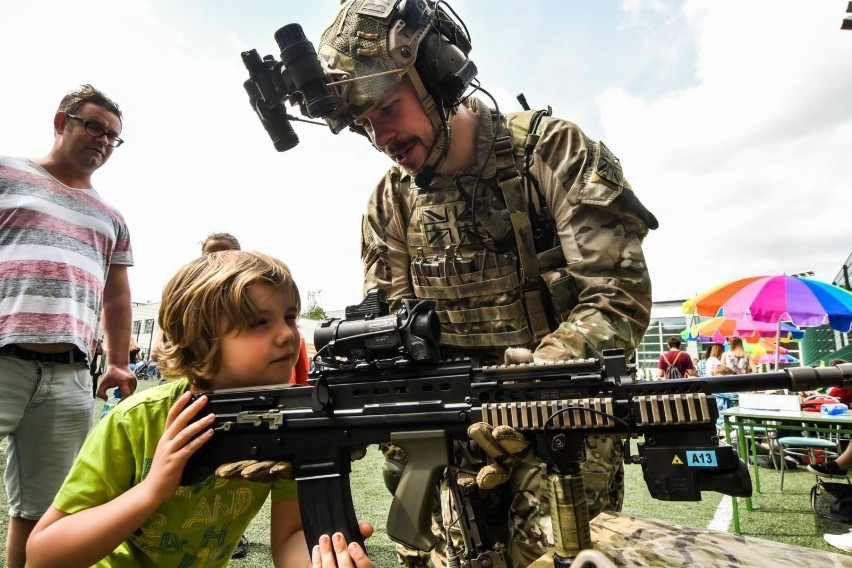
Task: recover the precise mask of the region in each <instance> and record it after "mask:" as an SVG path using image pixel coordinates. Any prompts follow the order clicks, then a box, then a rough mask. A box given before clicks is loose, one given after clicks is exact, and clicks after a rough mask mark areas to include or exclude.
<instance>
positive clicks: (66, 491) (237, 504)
mask: <svg viewBox="0 0 852 568" xmlns="http://www.w3.org/2000/svg"><path fill="white" fill-rule="evenodd" d="M187 384H188V383H187V381H186V380H179V381H173V382H170V383H168V384H164V385H161V386H158V387H155V388H152V389H149V390H147V391H145V392H142V393H139V394H138V395H134V396H132V397H130V398H128V399H127V400H126V401H125V402H124V403H122V404H120V405H119V406H117V407H115V408H114V409H113V410H112V411H111V412H110V413H109V414H108V415H107V416H106V417H105V418H103V419H102V420H101V421H100V422H99V423H98V424H97V426H95V428H94V429H93V430H92V433H91V434H90V435H89V437H88V438H87V440H86V443H85V444H84V445H83V448H82V449H81V450H80V454H79V455H78V456H77V460H76V461H75V462H74V466H73V467H72V468H71V472H70V473H69V474H68V478H67V479H66V480H65V483H63V485H62V488H61V489H60V490H59V493H58V494H57V496H56V499H55V500H54V502H53V504H54V506H55V507H56V508H57V509H59V510H60V511H63V512H65V513H69V514H71V513H76V512H78V511H81V510H83V509H88V508H90V507H94V506H97V505H101V504H103V503H107V502H109V501H111V500H112V499H115V498H116V497H117V496H119V495H120V494H121V493H123V492H125V491H127V490H128V489H130V488H131V487H133V486H134V485H137V484H138V483H139V482H140V481H142V479H144V478H145V476H146V475H147V474H148V471H149V470H150V468H151V462H152V460H153V458H154V452H155V450H156V449H157V443H158V442H159V441H160V437H161V436H162V435H163V431H164V430H165V425H166V415H167V414H168V412H169V409H170V408H171V407H172V405H173V404H174V402H175V401H176V400H177V399H178V397H180V395H181V394H182V393H183V392H185V391H186V388H187ZM270 491H271V493H272V501H273V502H277V501H288V500H292V499H296V484H295V482H293V481H287V480H281V481H277V482H275V483H253V482H250V481H244V480H230V479H220V478H217V477H214V476H212V475H211V476H210V477H208V478H207V479H206V480H204V481H202V482H200V483H198V484H196V485H192V486H186V487H184V486H181V487H179V488H178V491H177V493H175V495H174V497H172V498H171V499H169V500H168V501H166V502H165V503H164V504H163V505H162V507H160V509H159V510H158V511H157V512H156V513H155V514H154V515H153V516H152V517H151V518H149V519H148V520H147V521H145V523H144V524H143V525H142V526H141V527H139V528H138V529H137V530H136V531H135V532H134V533H133V534H132V535H130V537H129V538H128V539H127V540H125V541H124V542H123V543H121V545H120V546H119V547H118V548H116V549H115V550H114V551H113V552H112V553H111V554H110V555H109V556H107V557H106V558H104V559H103V560H101V561H100V562H99V563H98V564H96V566H110V567H116V566H128V567H129V566H180V567H189V566H192V567H193V568H195V567H200V566H227V565H228V561H229V560H230V558H231V554H232V553H233V551H234V549H235V548H236V546H237V543H238V542H239V539H240V536H242V534H243V532H244V531H245V529H246V527H247V526H248V524H249V522H250V521H251V520H252V519H253V518H254V516H255V515H256V514H257V512H258V511H259V510H260V508H261V506H262V505H263V503H264V501H266V498H267V496H269V494H270Z"/></svg>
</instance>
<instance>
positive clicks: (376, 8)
mask: <svg viewBox="0 0 852 568" xmlns="http://www.w3.org/2000/svg"><path fill="white" fill-rule="evenodd" d="M393 9H394V2H390V1H389V0H364V1H363V2H361V5H360V6H359V7H358V9H357V10H356V11H355V13H356V14H359V15H361V16H372V17H374V18H379V19H381V20H385V19H387V17H388V16H390V13H391V12H392V11H393Z"/></svg>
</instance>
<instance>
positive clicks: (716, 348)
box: [706, 343, 725, 377]
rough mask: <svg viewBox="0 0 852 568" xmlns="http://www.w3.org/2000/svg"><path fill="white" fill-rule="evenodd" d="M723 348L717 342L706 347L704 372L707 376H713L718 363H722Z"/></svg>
mask: <svg viewBox="0 0 852 568" xmlns="http://www.w3.org/2000/svg"><path fill="white" fill-rule="evenodd" d="M724 354H725V349H724V347H722V346H721V345H719V344H718V343H713V344H712V345H710V346H709V348H708V353H707V367H706V372H707V376H708V377H715V376H716V374H717V369H718V367H719V365H721V364H722V356H723V355H724Z"/></svg>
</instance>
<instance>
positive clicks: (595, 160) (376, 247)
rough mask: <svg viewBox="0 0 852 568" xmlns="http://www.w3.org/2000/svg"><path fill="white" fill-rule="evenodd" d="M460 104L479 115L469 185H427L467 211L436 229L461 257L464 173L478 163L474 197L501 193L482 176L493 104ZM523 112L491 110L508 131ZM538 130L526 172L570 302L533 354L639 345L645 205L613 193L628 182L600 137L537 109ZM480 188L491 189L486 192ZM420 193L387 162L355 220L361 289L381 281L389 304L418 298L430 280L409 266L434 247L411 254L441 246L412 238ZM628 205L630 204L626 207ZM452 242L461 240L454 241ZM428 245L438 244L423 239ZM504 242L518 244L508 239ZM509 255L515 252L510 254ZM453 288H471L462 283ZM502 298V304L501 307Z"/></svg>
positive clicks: (492, 163) (645, 284) (489, 157)
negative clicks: (546, 215) (541, 204)
mask: <svg viewBox="0 0 852 568" xmlns="http://www.w3.org/2000/svg"><path fill="white" fill-rule="evenodd" d="M466 104H468V105H469V106H470V107H471V109H472V110H474V111H475V112H476V113H477V115H478V117H479V133H478V142H477V144H478V146H477V163H476V164H475V165H474V166H473V167H472V168H470V169H469V170H468V171H467V172H464V174H467V175H466V176H464V175H463V176H462V177H458V179H459V180H463V179H468V180H471V183H470V184H469V185H468V187H467V191H466V192H457V190H456V187H457V186H456V180H455V179H454V178H453V176H437V177H436V178H435V179H434V181H433V182H432V185H431V186H430V188H429V190H428V193H430V194H433V193H434V194H436V195H437V193H438V192H448V194H450V195H456V196H459V195H461V196H462V197H461V198H459V197H454V198H453V197H450V198H446V199H445V198H444V197H438V198H437V200H438V201H441V200H444V201H445V203H444V205H446V204H447V203H448V202H449V200H451V199H455V200H456V201H455V202H454V203H462V204H463V206H462V209H465V208H466V209H467V211H461V212H458V211H457V215H456V217H455V218H454V219H450V223H449V225H450V226H448V227H444V228H443V231H444V232H443V235H455V241H453V240H452V239H451V240H450V241H449V242H450V243H453V247H454V250H453V254H457V255H459V258H461V259H462V260H464V259H465V257H470V258H472V257H473V256H474V255H475V254H476V253H477V252H479V251H481V250H482V248H483V245H482V241H481V240H480V242H475V240H476V239H471V238H465V236H466V235H468V236H469V235H470V233H471V229H470V226H471V221H470V218H471V214H470V212H469V209H470V202H469V200H466V199H465V197H466V196H468V195H470V190H471V189H472V186H473V184H472V180H473V179H475V177H476V176H477V175H478V174H479V172H480V171H482V179H483V180H484V182H483V183H481V184H479V185H478V192H479V193H478V194H477V195H481V197H480V199H482V200H483V201H484V202H487V201H488V200H489V199H490V200H491V201H492V202H495V203H496V202H499V201H500V199H499V195H496V196H495V194H494V190H495V188H496V184H494V183H491V184H490V185H489V183H488V182H489V180H490V181H492V182H493V180H494V178H495V177H496V176H497V174H498V169H497V165H496V160H495V157H494V153H493V152H492V151H491V150H492V139H493V137H494V136H495V134H494V127H493V124H494V123H495V122H496V121H495V120H494V116H493V113H494V111H492V110H490V109H488V108H487V107H486V106H485V105H484V104H482V103H481V102H480V101H477V100H475V99H470V100H469V101H468V102H467V103H466ZM529 116H530V113H516V114H510V115H507V116H502V117H500V121H501V122H500V128H501V129H502V130H501V132H506V131H509V132H511V131H512V130H513V129H514V130H515V131H517V130H521V131H522V132H523V129H524V128H525V127H526V124H521V121H524V120H527V119H528V118H529ZM537 134H538V135H539V139H538V141H537V143H536V144H535V147H534V152H533V155H532V164H531V166H530V168H529V173H530V174H531V176H532V177H534V178H535V180H537V182H538V186H539V187H540V192H541V195H542V196H543V198H544V201H545V203H546V206H547V208H548V209H549V212H550V215H551V217H552V219H553V220H554V222H555V228H556V232H557V234H558V239H559V244H560V245H561V252H562V255H564V265H563V267H562V268H561V272H560V274H561V278H560V280H561V282H562V283H561V284H560V285H562V286H563V287H567V288H570V294H571V297H572V302H571V305H570V309H569V310H566V311H565V312H563V313H561V314H559V316H560V317H559V318H558V319H559V321H558V322H557V325H553V326H552V327H551V331H552V332H551V333H550V334H548V335H546V336H545V337H544V339H543V340H542V341H541V342H540V345H539V346H538V349H537V351H536V357H537V358H542V359H564V358H577V357H599V356H600V353H601V351H602V350H603V349H607V348H616V347H619V348H624V349H626V350H627V351H628V352H632V350H633V349H635V348H636V346H637V345H638V344H639V341H640V340H641V338H642V335H643V334H644V332H645V329H646V328H647V325H648V321H649V318H650V308H651V281H650V277H649V274H648V270H647V267H646V264H645V258H644V255H643V253H642V240H643V239H644V237H645V235H646V234H647V233H648V223H647V219H648V215H647V211H646V210H644V208H642V207H641V204H640V205H639V206H638V207H639V208H640V209H641V211H638V212H637V210H636V207H635V204H636V203H638V200H636V199H635V198H634V199H632V201H631V200H627V199H619V196H620V195H621V194H622V193H624V192H630V193H631V194H632V189H631V188H630V185H629V184H628V183H627V181H626V180H625V179H624V177H623V174H622V172H621V166H620V163H619V161H618V159H617V158H616V157H615V156H614V155H613V154H612V153H611V152H610V151H609V150H608V149H607V148H606V147H605V146H604V145H603V144H602V143H600V142H594V141H592V140H590V139H588V138H587V137H586V136H585V134H584V133H583V132H582V131H581V130H580V128H579V127H578V126H576V125H575V124H572V123H570V122H568V121H565V120H560V119H557V118H552V117H545V118H544V119H543V120H542V122H541V125H540V126H539V128H538V129H537ZM514 138H517V136H513V139H514ZM529 185H530V184H528V183H524V184H523V187H524V191H525V192H527V193H528V194H529V192H531V191H532V189H531V188H530V187H529ZM489 187H490V188H491V190H492V194H489V193H488V191H489ZM454 192H455V193H454ZM426 194H427V192H426V191H424V190H422V189H420V188H418V187H417V186H416V185H415V184H414V181H413V179H412V178H411V177H410V176H409V175H408V174H406V173H405V172H403V171H402V170H400V169H399V168H398V167H396V166H394V167H392V168H391V169H390V170H389V171H388V172H387V174H386V175H385V177H384V178H383V179H382V181H381V182H380V183H379V185H378V187H377V188H376V190H375V191H374V193H373V195H372V196H371V198H370V201H369V207H368V212H367V215H366V216H365V217H364V219H363V224H362V260H363V263H364V270H365V278H364V290H365V291H366V290H369V289H371V288H374V287H380V288H382V289H384V290H385V291H386V292H387V293H388V297H389V298H390V299H391V302H392V308H393V309H396V308H397V307H398V302H399V300H401V299H404V298H412V297H424V296H423V294H422V293H418V292H420V291H421V290H423V289H424V288H427V287H428V286H423V282H424V281H425V282H427V283H429V282H431V279H430V278H424V274H417V273H416V270H418V269H419V268H418V267H420V268H422V267H423V266H427V265H428V262H427V261H428V259H429V258H433V257H434V256H435V254H432V256H431V257H430V256H429V255H428V254H427V255H426V256H425V257H424V258H423V259H418V258H416V257H417V256H418V255H419V254H420V253H419V252H417V251H419V250H421V249H423V248H427V249H428V251H427V252H430V253H438V252H439V250H440V248H439V246H440V245H441V244H445V243H442V242H441V241H440V239H439V240H438V242H437V243H427V242H424V239H418V240H419V241H420V242H413V241H412V238H413V237H414V238H416V237H419V235H418V234H417V232H416V230H414V229H413V228H412V226H413V225H415V224H417V223H421V224H423V220H422V218H418V217H417V213H418V207H419V206H418V200H422V199H423V198H424V197H428V196H427V195H426ZM527 197H528V200H529V201H530V202H534V201H537V199H538V198H537V197H536V198H535V199H532V198H530V197H529V195H528V196H527ZM629 197H633V196H632V195H630V196H629ZM434 201H435V199H433V202H434ZM631 203H633V204H634V205H633V206H631V205H630V204H631ZM504 207H505V204H504ZM642 211H644V212H645V213H646V215H645V216H643V215H642V214H641V212H642ZM474 229H475V227H474ZM435 235H437V233H435V232H433V233H432V234H430V235H429V240H434V238H433V237H434V236H435ZM459 235H461V236H460V237H459ZM442 238H443V237H442ZM447 238H449V237H447ZM459 243H462V244H461V245H460V246H456V245H458V244H459ZM434 244H437V245H438V246H432V245H434ZM511 246H514V248H515V252H517V245H516V244H514V241H513V244H512V245H511ZM430 247H431V248H430ZM447 248H449V247H447ZM510 248H511V247H510ZM509 252H511V251H509ZM438 255H439V254H438ZM514 258H515V259H517V255H516V256H515V257H514ZM420 260H424V262H420ZM513 263H514V265H515V266H513V270H514V271H515V272H517V271H518V270H519V267H518V266H517V264H518V262H517V261H516V260H515V261H513ZM497 264H499V262H498V263H497ZM485 265H487V266H491V265H490V264H489V263H488V262H485V263H484V266H482V267H479V268H478V270H479V269H481V270H479V271H480V272H485ZM474 272H476V271H474ZM426 276H429V275H428V274H427V275H426ZM500 276H501V277H502V274H501V275H500ZM418 278H419V279H420V280H419V281H418ZM495 279H496V277H495ZM452 284H453V281H452V280H445V281H444V284H443V286H445V287H446V288H452V287H453V286H452ZM431 288H433V289H434V288H436V286H434V285H433V286H431ZM480 288H481V287H480ZM461 289H463V290H465V291H469V290H470V288H469V287H468V288H461ZM460 295H461V297H460V298H457V300H459V301H464V299H465V293H464V292H463V293H461V294H460ZM493 296H494V297H493V298H489V297H488V295H487V293H486V294H485V295H480V296H479V297H478V298H477V299H476V301H475V302H471V303H472V304H476V305H480V306H481V305H483V304H484V305H491V302H492V301H493V302H498V303H499V302H502V299H501V298H499V297H498V296H499V292H495V293H494V294H493ZM510 300H512V299H511V298H509V299H507V300H506V301H505V302H503V303H504V304H507V305H509V304H510V303H511V302H510ZM516 303H522V302H516ZM439 304H440V301H439ZM440 307H441V306H440V305H439V308H440ZM462 307H469V308H470V309H469V310H463V309H462V310H457V311H455V312H453V313H457V314H462V315H461V316H457V318H456V319H465V318H466V317H467V316H466V315H464V314H466V313H467V311H474V308H473V307H472V306H462ZM551 311H552V310H551ZM447 318H451V316H447ZM447 318H445V319H442V333H444V332H446V331H450V332H451V333H452V332H455V333H456V335H457V336H458V335H464V333H470V334H477V333H482V334H487V333H489V332H494V330H489V329H488V327H487V325H480V326H478V327H477V326H476V325H472V326H470V327H469V328H468V331H467V332H464V331H462V333H461V334H459V329H460V328H459V326H456V327H455V329H453V327H452V325H449V323H448V321H446V320H447ZM486 323H487V322H486ZM503 327H505V328H509V329H514V328H513V327H512V325H510V324H504V325H503ZM461 329H462V330H464V329H465V328H464V327H462V328H461ZM509 337H511V336H509ZM518 339H520V341H516V342H513V345H515V346H521V347H528V348H530V349H533V348H535V347H536V345H535V342H534V341H532V338H531V337H526V341H523V339H524V338H522V337H518ZM504 346H505V344H504V345H500V344H499V343H498V344H494V345H491V353H492V355H494V356H495V357H497V356H499V355H500V354H502V351H503V349H502V347H504ZM462 351H470V350H469V349H468V350H465V349H462ZM486 351H487V349H486Z"/></svg>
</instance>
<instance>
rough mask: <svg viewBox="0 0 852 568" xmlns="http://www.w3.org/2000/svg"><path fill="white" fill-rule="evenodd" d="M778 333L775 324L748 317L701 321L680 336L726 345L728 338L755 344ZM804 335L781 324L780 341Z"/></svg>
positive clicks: (785, 341) (791, 327)
mask: <svg viewBox="0 0 852 568" xmlns="http://www.w3.org/2000/svg"><path fill="white" fill-rule="evenodd" d="M777 333H778V330H777V326H776V325H775V324H771V323H764V322H759V321H754V320H752V319H751V318H750V317H749V316H748V315H746V316H744V317H742V318H740V319H733V318H726V317H716V318H711V319H708V320H704V321H700V322H698V323H696V324H695V325H693V326H691V327H690V328H689V329H685V330H683V331H682V332H681V334H680V336H681V337H682V338H684V339H687V340H689V341H695V340H697V339H701V341H714V342H716V343H724V342H725V338H727V337H741V338H743V339H745V340H746V341H748V342H751V343H754V342H755V341H757V340H758V339H759V338H761V337H770V336H771V337H775V336H776V335H777ZM804 335H805V332H804V331H802V330H801V329H799V328H797V327H796V326H794V325H792V324H789V323H782V324H781V338H780V339H781V341H782V342H784V343H787V342H790V341H798V340H800V339H801V338H802V337H803V336H804Z"/></svg>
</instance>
